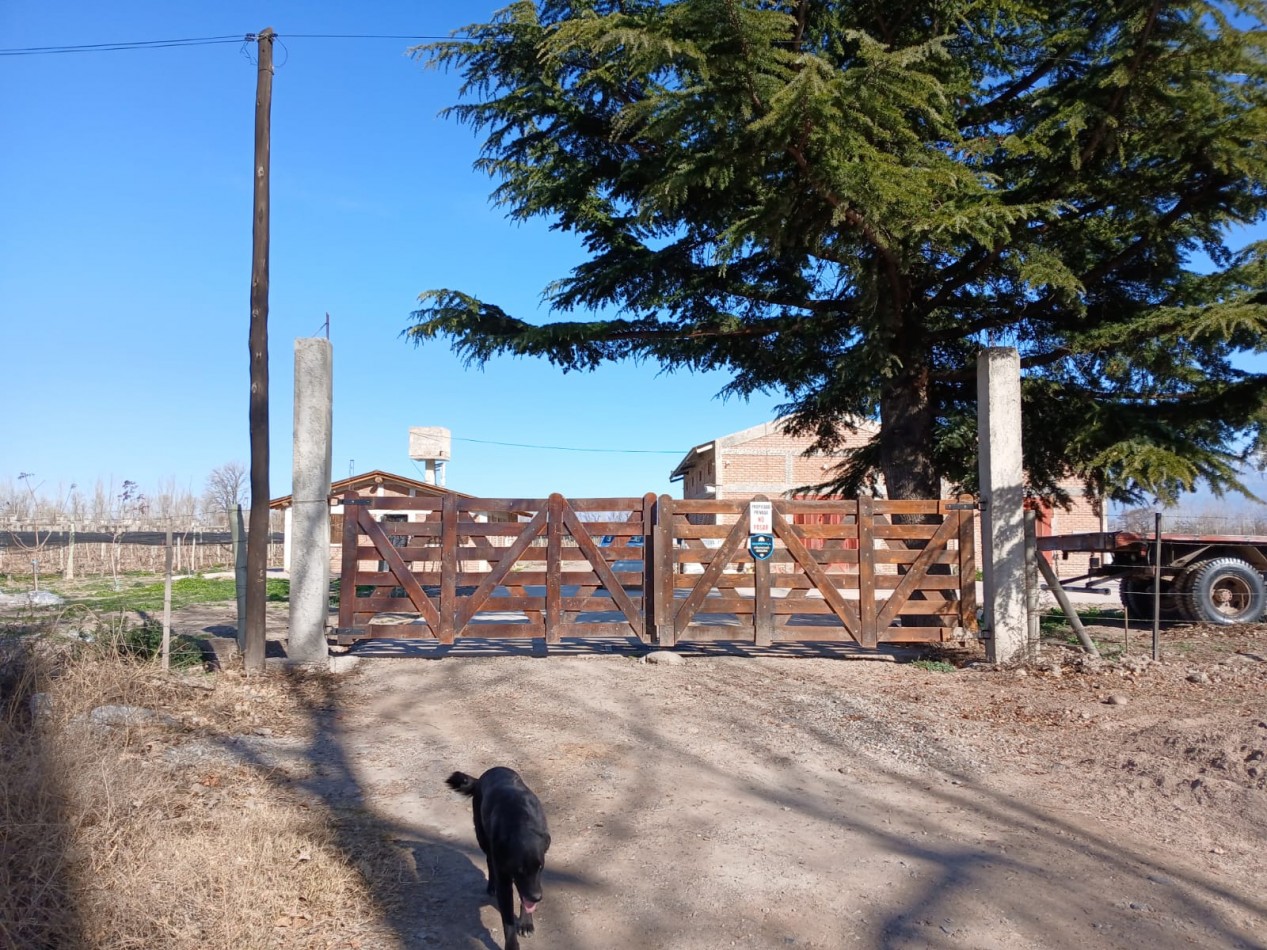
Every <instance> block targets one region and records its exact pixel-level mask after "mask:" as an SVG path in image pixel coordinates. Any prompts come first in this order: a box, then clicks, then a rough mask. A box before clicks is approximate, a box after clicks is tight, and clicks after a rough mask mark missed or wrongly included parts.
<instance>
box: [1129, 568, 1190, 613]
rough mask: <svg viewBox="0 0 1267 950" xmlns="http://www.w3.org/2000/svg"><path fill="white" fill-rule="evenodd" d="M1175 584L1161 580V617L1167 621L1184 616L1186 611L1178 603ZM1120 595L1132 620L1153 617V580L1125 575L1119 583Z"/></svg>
mask: <svg viewBox="0 0 1267 950" xmlns="http://www.w3.org/2000/svg"><path fill="white" fill-rule="evenodd" d="M1175 594H1176V590H1175V585H1174V584H1172V583H1169V582H1167V581H1162V582H1161V619H1162V620H1163V621H1165V622H1170V621H1173V620H1179V619H1181V618H1183V616H1184V611H1183V610H1182V607H1181V604H1179V603H1177V601H1178V599H1179V598H1177V597H1176V596H1175ZM1118 596H1119V597H1120V598H1121V600H1122V606H1123V607H1125V608H1126V612H1127V615H1128V616H1129V617H1130V618H1131V620H1145V621H1148V622H1149V623H1151V622H1152V619H1153V581H1152V578H1147V577H1124V578H1122V580H1121V582H1120V583H1119V584H1118Z"/></svg>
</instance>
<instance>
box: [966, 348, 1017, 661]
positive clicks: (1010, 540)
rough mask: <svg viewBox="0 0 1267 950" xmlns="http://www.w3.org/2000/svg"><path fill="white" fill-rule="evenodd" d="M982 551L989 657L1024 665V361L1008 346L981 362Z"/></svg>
mask: <svg viewBox="0 0 1267 950" xmlns="http://www.w3.org/2000/svg"><path fill="white" fill-rule="evenodd" d="M977 432H978V439H979V442H980V446H979V450H978V451H979V457H980V474H981V502H982V506H983V510H982V513H981V548H982V557H981V561H982V575H983V579H984V581H985V598H984V603H985V625H986V629H987V630H988V631H989V633H988V635H989V640H987V641H986V651H987V657H988V658H989V660H990V662H992V663H1006V662H1009V661H1011V660H1016V659H1020V658H1021V657H1022V656H1023V655H1024V653H1025V647H1026V641H1027V640H1028V633H1029V623H1028V616H1027V613H1028V611H1027V610H1026V597H1025V517H1024V478H1025V476H1024V470H1023V467H1022V461H1021V358H1020V354H1019V353H1017V351H1016V350H1015V349H1014V348H1012V347H1010V346H999V347H988V348H986V349H983V350H982V351H981V355H980V356H979V357H978V358H977Z"/></svg>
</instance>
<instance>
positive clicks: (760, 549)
mask: <svg viewBox="0 0 1267 950" xmlns="http://www.w3.org/2000/svg"><path fill="white" fill-rule="evenodd" d="M748 553H749V554H751V555H752V556H753V557H755V558H756V559H757V560H758V561H768V560H769V559H770V555H771V554H773V553H774V535H772V534H750V535H748Z"/></svg>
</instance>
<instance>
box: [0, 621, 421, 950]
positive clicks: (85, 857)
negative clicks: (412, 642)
mask: <svg viewBox="0 0 1267 950" xmlns="http://www.w3.org/2000/svg"><path fill="white" fill-rule="evenodd" d="M103 642H106V643H108V638H106V639H104V640H103ZM208 686H214V688H207V687H208ZM332 689H333V684H332V683H331V682H330V681H329V680H328V679H327V678H324V677H321V678H313V677H308V678H299V679H295V680H289V679H284V678H281V677H275V676H270V677H255V678H250V679H248V678H246V677H243V676H241V675H236V676H235V675H232V674H219V675H217V676H216V677H214V679H213V678H211V677H209V676H207V675H205V674H185V675H184V676H180V675H171V676H164V675H162V674H161V673H160V671H159V670H158V669H157V668H156V667H155V666H154V665H152V664H145V663H138V662H136V661H135V660H132V659H129V658H127V657H126V656H124V655H121V654H120V653H119V652H118V651H115V650H112V649H110V648H109V647H108V646H106V647H100V646H99V647H93V648H83V647H71V646H67V645H64V644H63V645H60V646H56V645H52V642H51V641H49V640H48V639H45V638H40V637H21V638H14V637H0V946H3V947H16V948H27V947H31V948H45V947H47V948H74V947H93V948H110V950H113V948H142V947H145V948H149V947H165V948H174V950H180V948H186V947H189V948H193V947H198V948H208V947H224V948H229V947H232V948H240V947H314V948H317V947H354V946H364V947H370V946H390V945H392V941H391V940H390V939H389V938H387V937H385V936H384V934H383V928H382V926H381V922H382V919H383V906H382V900H383V898H382V895H376V894H375V893H374V891H373V888H372V887H371V886H370V884H369V883H368V882H370V881H383V880H390V879H391V878H392V876H393V875H395V876H399V874H401V873H404V871H403V869H401V870H393V869H392V868H391V867H390V865H392V864H393V862H397V863H398V862H399V857H398V856H397V853H396V852H395V850H394V849H393V848H392V846H391V843H390V842H389V841H387V840H385V838H384V836H383V833H382V832H381V831H378V832H376V831H375V829H374V826H373V824H372V823H371V822H365V826H364V827H363V828H362V829H360V830H361V832H362V833H359V834H349V833H348V827H347V823H356V822H358V821H360V820H361V816H358V815H355V814H352V815H348V816H342V815H336V814H335V813H334V812H333V811H332V810H331V809H330V808H329V807H328V806H327V805H326V804H325V803H324V802H323V801H322V800H321V799H320V798H317V797H315V796H311V795H307V794H306V793H304V792H303V791H301V790H298V789H297V788H296V786H295V781H294V780H302V779H303V777H304V775H305V773H306V770H307V765H306V764H304V763H302V762H300V763H299V764H297V765H294V766H292V767H291V769H290V773H288V772H286V771H284V770H281V769H277V768H274V769H271V770H270V769H264V768H259V767H255V766H251V765H249V764H240V763H233V762H228V763H226V762H225V760H224V759H223V758H216V757H211V758H209V759H207V761H199V760H198V759H197V757H194V758H193V759H192V760H191V759H189V758H187V757H186V758H178V757H174V756H172V755H169V754H167V753H168V752H169V750H172V749H177V748H179V747H181V746H183V745H185V744H187V743H190V742H195V741H197V742H200V743H202V744H203V745H204V746H206V745H208V744H210V745H211V746H212V747H213V748H214V747H215V744H216V743H218V742H223V741H225V740H227V739H228V738H229V737H232V736H235V735H241V734H250V733H251V732H252V731H253V730H260V731H269V730H271V735H272V736H275V737H279V738H296V737H298V738H302V737H304V736H306V735H308V734H309V733H310V731H311V728H312V723H311V721H310V715H311V713H310V710H311V709H313V708H314V705H316V704H319V703H321V702H325V703H327V704H328V703H329V701H330V695H331V690H332ZM37 697H38V698H37ZM101 706H129V707H137V708H141V709H146V710H152V711H154V712H155V713H160V714H161V715H162V717H164V718H151V719H147V720H144V721H139V722H130V723H128V724H124V725H102V724H98V723H94V722H93V721H92V719H91V713H92V710H93V709H96V708H98V707H101ZM265 726H267V729H264V727H265ZM301 748H302V745H301ZM341 823H342V824H341ZM349 842H354V844H353V845H349ZM351 847H354V848H355V851H354V852H353V853H349V849H350V848H351Z"/></svg>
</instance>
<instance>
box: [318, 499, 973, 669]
mask: <svg viewBox="0 0 1267 950" xmlns="http://www.w3.org/2000/svg"><path fill="white" fill-rule="evenodd" d="M333 500H334V501H336V502H341V503H342V504H343V506H344V507H343V510H344V516H343V519H342V522H343V523H342V527H341V544H342V574H341V581H340V599H339V622H338V628H337V629H336V630H335V631H334V633H335V636H336V637H337V638H338V640H339V641H340V642H343V643H351V642H354V641H356V640H359V639H366V638H374V637H391V638H398V637H434V638H435V639H437V640H439V641H440V642H442V643H452V642H453V640H454V639H455V638H456V637H459V636H465V637H529V638H540V639H544V640H545V641H546V642H547V643H551V642H557V641H558V640H559V639H560V638H561V637H636V638H638V639H640V640H643V641H645V642H649V643H658V644H660V645H662V646H671V645H673V644H675V643H677V642H679V641H686V640H746V641H748V642H752V643H755V644H757V645H768V644H770V643H772V642H775V641H779V640H806V641H816V640H852V641H854V642H856V643H858V644H860V645H862V646H866V647H874V646H876V645H877V644H878V643H881V642H894V641H903V642H928V641H940V640H950V639H963V638H966V637H970V636H974V635H975V634H976V630H977V624H976V596H975V582H976V563H975V557H974V550H973V527H974V511H975V507H976V506H975V504H973V503H972V502H971V500H970V499H960V500H933V501H885V500H879V499H871V498H861V499H859V500H857V501H846V500H832V499H829V500H784V499H778V500H774V501H773V502H772V508H773V529H774V530H773V537H774V544H773V550H772V552H771V554H770V556H769V558H768V559H765V560H761V559H757V558H754V557H753V556H752V555H751V553H750V552H749V551H748V541H749V526H750V524H749V517H750V513H749V505H750V503H749V502H746V501H713V500H689V501H684V500H681V499H673V498H670V497H669V496H667V495H662V496H660V498H658V499H657V498H656V497H655V496H654V495H646V496H644V497H642V498H590V499H566V498H564V497H563V496H562V495H557V494H556V495H551V496H550V497H549V498H548V499H475V498H463V497H459V496H457V495H448V496H444V497H443V498H436V497H418V498H399V497H378V496H375V497H369V498H362V497H360V496H358V495H357V494H356V493H354V492H353V493H349V494H348V495H345V496H342V498H340V499H333ZM756 500H760V501H765V500H766V499H764V498H758V499H756ZM402 515H403V516H404V517H405V518H406V519H407V520H400V519H401V517H402Z"/></svg>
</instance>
